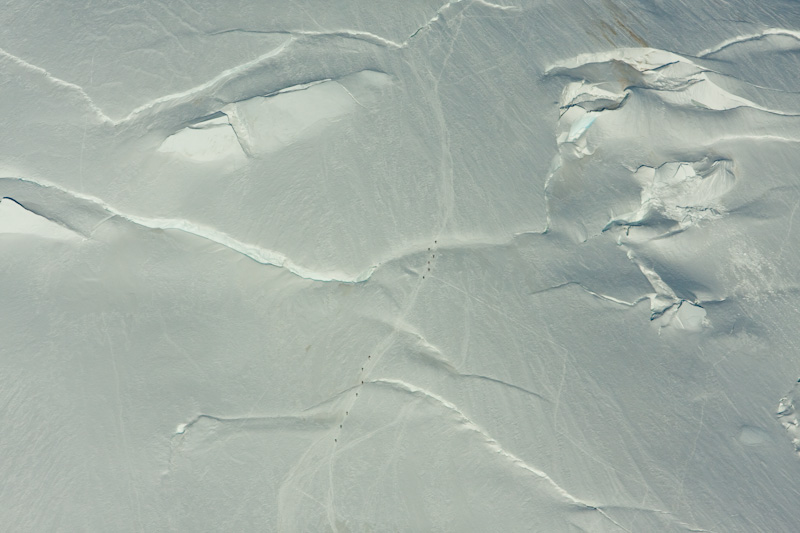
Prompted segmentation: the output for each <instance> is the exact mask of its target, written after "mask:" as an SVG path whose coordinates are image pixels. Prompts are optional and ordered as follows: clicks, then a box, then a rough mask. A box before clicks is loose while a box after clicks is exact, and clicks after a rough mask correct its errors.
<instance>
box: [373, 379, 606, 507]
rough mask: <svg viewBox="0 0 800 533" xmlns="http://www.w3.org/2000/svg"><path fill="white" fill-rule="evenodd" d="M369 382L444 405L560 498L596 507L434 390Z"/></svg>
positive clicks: (392, 381)
mask: <svg viewBox="0 0 800 533" xmlns="http://www.w3.org/2000/svg"><path fill="white" fill-rule="evenodd" d="M369 383H371V384H374V385H384V386H388V387H390V388H392V389H394V390H398V391H401V392H404V393H407V394H411V395H413V396H419V397H422V398H424V399H426V400H429V401H432V402H434V403H436V404H437V405H439V406H441V407H444V408H445V409H447V410H448V411H450V412H452V413H453V414H455V415H456V418H457V420H458V422H459V423H460V424H461V425H463V426H464V427H465V428H467V429H468V430H470V431H472V432H474V433H477V434H478V435H480V436H481V438H483V440H484V442H485V444H486V445H487V446H488V447H489V448H490V449H491V450H492V451H494V452H495V453H497V454H498V455H500V456H501V457H503V458H504V459H507V460H508V461H510V462H511V463H513V464H514V465H515V466H518V467H520V468H522V469H524V470H527V471H528V472H530V473H532V474H534V475H535V476H536V477H538V478H540V479H543V480H544V481H546V482H547V483H548V484H549V485H550V486H551V487H552V488H553V489H554V490H555V491H556V493H558V494H559V496H561V497H562V498H564V499H565V500H567V501H568V502H570V503H573V504H577V505H580V506H581V507H586V508H591V509H596V507H595V506H594V505H590V504H588V503H586V502H584V501H582V500H580V499H579V498H577V497H575V496H573V495H572V494H570V493H569V492H567V491H566V490H565V489H564V488H563V487H561V485H559V484H558V483H556V482H555V481H554V480H553V478H551V477H550V476H549V475H547V473H546V472H543V471H542V470H539V469H538V468H535V467H533V466H530V465H529V464H527V463H526V462H525V461H523V460H522V459H520V458H519V457H517V456H516V455H514V454H512V453H511V452H508V451H506V450H505V449H503V447H502V446H501V445H500V443H498V442H497V441H496V440H495V439H493V438H492V437H491V436H489V435H488V434H487V433H486V432H485V431H484V430H483V429H482V428H481V427H480V426H478V425H477V424H476V423H475V422H473V421H472V420H470V419H469V418H468V417H467V416H466V415H465V414H464V413H463V412H461V410H460V409H459V408H458V407H456V405H454V404H453V403H451V402H449V401H448V400H446V399H445V398H442V397H441V396H439V395H438V394H436V393H434V392H431V391H428V390H425V389H422V388H419V387H416V386H414V385H412V384H410V383H407V382H405V381H401V380H399V379H386V378H382V379H376V380H372V381H370V382H369Z"/></svg>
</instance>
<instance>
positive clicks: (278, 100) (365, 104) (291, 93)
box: [223, 70, 391, 154]
mask: <svg viewBox="0 0 800 533" xmlns="http://www.w3.org/2000/svg"><path fill="white" fill-rule="evenodd" d="M390 80H391V78H390V76H388V75H387V74H384V73H382V72H375V71H370V70H365V71H361V72H357V73H355V74H351V75H348V76H345V77H343V78H340V79H338V80H320V81H319V82H316V83H308V84H303V85H298V86H294V87H289V88H287V89H284V90H282V91H279V92H278V93H276V94H272V95H267V96H258V97H255V98H250V99H248V100H245V101H242V102H237V103H235V104H230V105H228V106H226V107H225V108H223V111H224V112H225V113H226V114H227V115H228V116H229V117H230V120H231V124H232V125H233V128H234V130H235V131H236V134H237V135H238V137H239V139H240V141H241V142H242V146H243V147H244V149H245V150H246V151H247V153H248V154H262V153H270V152H275V151H277V150H280V149H282V148H285V147H287V146H290V145H292V144H294V143H295V142H297V141H298V140H300V139H303V138H305V137H309V136H312V135H316V134H318V133H320V132H321V131H323V130H324V129H325V128H326V127H327V126H329V125H330V124H332V123H333V122H336V121H338V120H340V119H341V118H342V117H344V116H346V115H348V114H350V113H353V112H355V111H357V110H358V109H369V108H370V106H371V105H373V104H374V102H375V101H376V99H377V95H378V93H379V91H380V90H381V89H382V88H383V87H384V86H386V85H388V84H389V83H390Z"/></svg>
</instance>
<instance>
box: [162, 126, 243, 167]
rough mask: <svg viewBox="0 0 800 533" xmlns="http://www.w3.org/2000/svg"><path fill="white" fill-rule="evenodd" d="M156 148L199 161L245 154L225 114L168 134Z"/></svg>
mask: <svg viewBox="0 0 800 533" xmlns="http://www.w3.org/2000/svg"><path fill="white" fill-rule="evenodd" d="M158 150H159V152H165V153H171V154H176V155H179V156H182V157H185V158H187V159H191V160H193V161H199V162H208V161H218V160H223V159H244V157H245V154H244V152H243V151H242V147H241V146H240V145H239V140H238V139H237V138H236V133H235V132H234V130H233V128H232V127H231V125H230V123H229V122H228V117H226V116H225V115H221V116H217V117H214V118H211V119H209V120H205V121H203V122H199V123H197V124H193V125H191V126H189V127H187V128H184V129H182V130H180V131H179V132H177V133H175V134H174V135H170V136H169V137H167V139H166V140H165V141H164V142H163V143H162V144H161V146H160V147H159V149H158Z"/></svg>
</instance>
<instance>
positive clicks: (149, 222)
mask: <svg viewBox="0 0 800 533" xmlns="http://www.w3.org/2000/svg"><path fill="white" fill-rule="evenodd" d="M0 180H17V181H22V182H25V183H31V184H33V185H38V186H40V187H44V188H49V189H54V190H57V191H60V192H62V193H65V194H68V195H70V196H72V197H73V198H76V199H78V200H83V201H86V202H90V203H92V204H95V205H96V206H99V207H101V208H102V209H103V210H104V211H106V212H108V213H109V214H111V215H112V216H116V217H119V218H122V219H125V220H127V221H129V222H132V223H134V224H136V225H138V226H143V227H146V228H150V229H161V230H178V231H182V232H184V233H189V234H192V235H195V236H197V237H201V238H203V239H206V240H209V241H212V242H214V243H216V244H219V245H221V246H224V247H225V248H228V249H230V250H233V251H235V252H238V253H240V254H242V255H244V256H247V257H249V258H250V259H252V260H253V261H256V262H257V263H261V264H264V265H272V266H275V267H279V268H285V269H286V270H288V271H289V272H291V273H292V274H294V275H296V276H298V277H300V278H303V279H307V280H311V281H335V282H339V283H360V282H364V281H366V280H368V279H369V278H370V277H371V276H372V273H373V272H374V271H375V270H376V269H377V266H372V267H370V268H369V269H367V270H366V271H364V272H361V273H359V274H357V275H355V276H352V275H350V276H348V275H347V274H345V273H341V272H324V271H322V272H320V271H316V270H312V269H310V268H307V267H305V266H302V265H299V264H297V263H295V262H294V261H292V260H291V259H289V258H288V257H287V256H286V255H284V254H283V253H281V252H277V251H274V250H269V249H267V248H262V247H261V246H258V245H256V244H251V243H246V242H243V241H240V240H238V239H235V238H234V237H231V236H230V235H228V234H227V233H224V232H221V231H219V230H216V229H214V228H209V227H207V226H203V225H200V224H196V223H194V222H192V221H189V220H185V219H168V218H148V217H140V216H136V215H131V214H127V213H123V212H121V211H118V210H117V209H115V208H113V207H112V206H110V205H108V204H106V203H105V202H103V201H102V200H101V199H99V198H97V197H94V196H90V195H86V194H81V193H78V192H74V191H69V190H67V189H64V188H63V187H60V186H58V185H55V184H52V183H47V182H42V181H37V180H31V179H27V178H9V177H6V178H0Z"/></svg>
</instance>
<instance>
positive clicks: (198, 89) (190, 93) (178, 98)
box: [114, 36, 295, 125]
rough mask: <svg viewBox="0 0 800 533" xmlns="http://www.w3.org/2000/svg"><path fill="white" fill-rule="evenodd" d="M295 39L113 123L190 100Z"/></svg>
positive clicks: (288, 44) (274, 53)
mask: <svg viewBox="0 0 800 533" xmlns="http://www.w3.org/2000/svg"><path fill="white" fill-rule="evenodd" d="M294 41H295V38H294V37H291V36H290V37H289V38H288V39H286V40H285V41H284V42H282V43H281V44H280V45H279V46H277V47H275V48H273V49H272V50H270V51H269V52H267V53H265V54H262V55H260V56H258V57H257V58H255V59H253V60H251V61H247V62H245V63H242V64H240V65H236V66H235V67H231V68H229V69H227V70H223V71H222V72H220V73H219V74H217V75H216V76H214V77H213V78H211V79H210V80H208V81H206V82H204V83H201V84H200V85H195V86H194V87H191V88H189V89H187V90H185V91H181V92H177V93H172V94H167V95H164V96H160V97H158V98H156V99H155V100H151V101H150V102H147V103H145V104H142V105H140V106H139V107H137V108H136V109H134V110H133V111H131V112H130V113H128V115H127V116H125V117H124V118H122V119H120V120H117V121H115V122H114V124H115V125H120V124H124V123H126V122H131V121H132V120H134V119H136V118H137V117H139V116H140V115H141V114H143V113H145V112H146V111H150V110H152V109H154V108H157V107H158V106H160V105H162V104H169V103H172V102H183V101H187V100H192V99H193V98H195V97H197V95H198V94H200V93H203V92H205V91H207V90H210V89H215V88H217V87H219V86H220V85H222V84H224V83H225V82H227V81H229V80H231V79H234V78H236V77H238V76H239V75H241V74H244V73H246V72H247V71H249V70H251V69H254V68H257V67H259V66H261V64H262V63H264V62H265V61H268V60H270V59H272V58H274V57H276V56H278V55H280V54H281V53H282V52H283V51H284V50H285V49H286V48H287V47H288V46H290V45H291V44H292V43H293V42H294Z"/></svg>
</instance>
